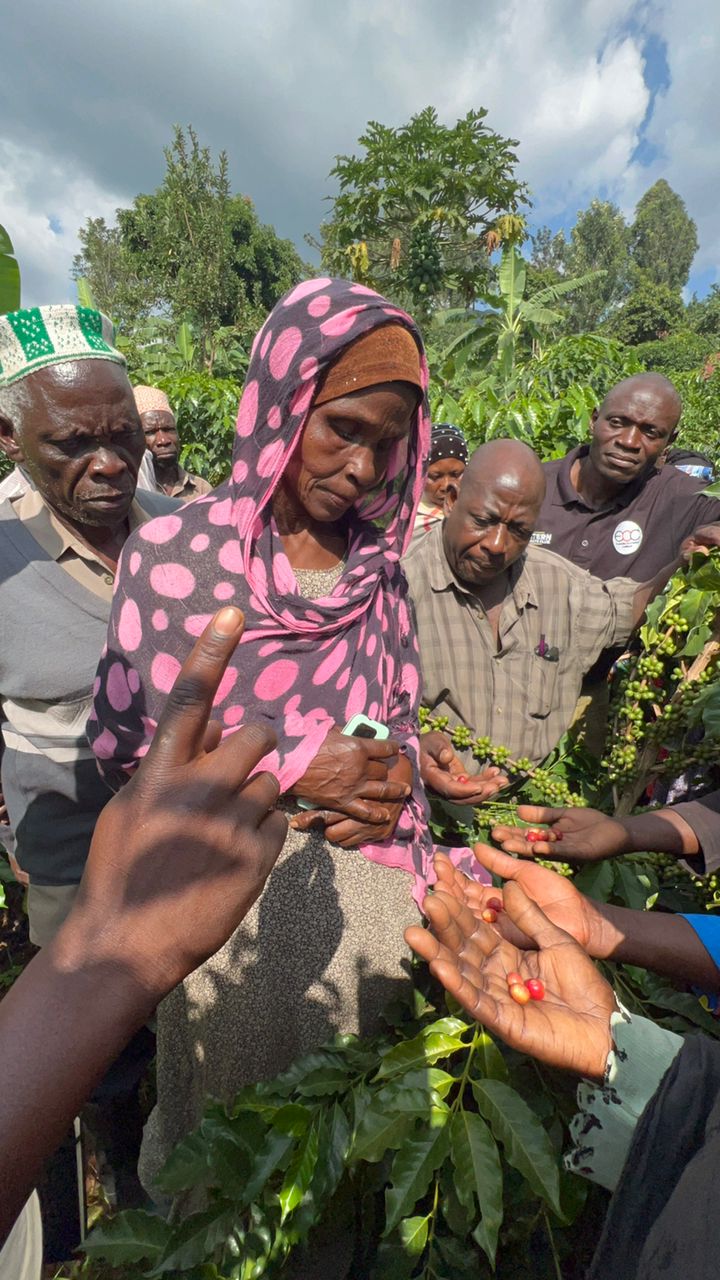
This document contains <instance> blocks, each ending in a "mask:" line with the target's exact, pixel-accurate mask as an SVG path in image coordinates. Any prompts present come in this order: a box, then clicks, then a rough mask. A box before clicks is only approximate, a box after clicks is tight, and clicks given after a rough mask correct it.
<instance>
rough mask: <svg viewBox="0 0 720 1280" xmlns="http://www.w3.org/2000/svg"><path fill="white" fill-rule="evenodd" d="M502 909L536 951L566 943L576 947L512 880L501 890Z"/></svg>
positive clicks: (567, 935) (562, 930)
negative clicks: (529, 940) (533, 945)
mask: <svg viewBox="0 0 720 1280" xmlns="http://www.w3.org/2000/svg"><path fill="white" fill-rule="evenodd" d="M503 907H504V909H505V913H506V914H507V916H508V917H509V919H510V920H511V921H512V923H513V924H514V925H516V926H517V928H518V929H521V930H522V932H523V933H525V934H527V936H528V938H531V939H532V941H533V942H534V943H535V945H536V947H537V949H538V951H542V950H543V949H544V948H545V947H553V946H557V945H558V944H562V943H566V942H571V943H572V944H573V946H577V943H576V942H575V939H574V938H572V937H571V936H570V934H569V933H565V931H564V929H558V927H557V925H554V924H553V923H552V921H550V920H548V918H547V916H546V915H545V912H544V911H542V910H541V909H540V907H539V906H538V904H537V903H536V902H533V900H532V898H528V896H527V894H526V893H525V892H524V890H523V889H521V888H520V885H519V884H517V883H515V882H514V881H512V880H511V881H510V882H509V883H508V884H506V885H505V886H504V888H503Z"/></svg>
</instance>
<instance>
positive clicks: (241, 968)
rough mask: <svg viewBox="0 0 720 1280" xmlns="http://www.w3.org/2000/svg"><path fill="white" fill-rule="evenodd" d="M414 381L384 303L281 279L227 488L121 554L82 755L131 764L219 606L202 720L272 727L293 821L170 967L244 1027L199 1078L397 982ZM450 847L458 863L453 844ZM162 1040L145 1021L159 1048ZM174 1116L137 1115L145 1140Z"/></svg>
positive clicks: (407, 872)
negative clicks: (222, 925) (374, 731)
mask: <svg viewBox="0 0 720 1280" xmlns="http://www.w3.org/2000/svg"><path fill="white" fill-rule="evenodd" d="M426 389H427V363H426V361H425V356H424V354H423V348H422V342H421V338H420V335H419V333H418V330H417V328H416V326H415V325H414V323H413V321H412V320H411V319H410V317H409V316H407V315H406V314H405V313H404V312H401V311H399V310H398V309H397V308H395V307H393V306H391V305H390V304H389V303H388V302H387V301H386V300H385V299H383V298H381V297H380V296H379V295H378V294H376V293H374V292H372V291H371V290H369V289H366V288H364V287H363V286H361V285H357V284H348V283H347V282H345V281H341V280H330V279H320V280H311V281H307V282H305V283H304V284H301V285H299V286H297V288H295V289H293V290H292V291H291V292H290V293H289V294H288V295H287V296H286V297H285V298H283V299H282V300H281V302H279V303H278V305H277V306H276V307H275V309H274V311H273V312H272V314H271V315H270V316H269V317H268V319H267V321H266V323H265V324H264V326H263V328H262V329H261V330H260V332H259V334H258V335H257V338H256V340H255V344H254V347H253V355H252V360H251V364H250V368H249V371H248V378H247V383H246V386H245V390H244V392H243V397H242V400H241V403H240V408H239V412H238V419H237V434H236V439H235V446H234V451H233V467H232V475H231V478H230V480H229V481H227V482H226V483H225V484H224V485H222V486H221V487H220V488H219V489H217V490H215V492H214V493H212V494H211V495H209V496H208V497H205V498H201V499H199V500H198V501H196V502H193V503H191V504H189V505H188V506H186V507H185V508H184V509H183V510H182V511H179V512H178V513H176V514H173V515H170V516H166V517H164V518H162V519H160V520H155V521H153V522H151V523H149V524H146V525H144V526H143V527H142V529H140V530H138V533H137V534H136V535H134V536H133V537H131V538H130V540H129V541H128V543H127V544H126V548H125V551H124V553H123V558H122V561H121V565H120V570H119V573H118V578H117V584H116V592H115V599H114V605H113V612H112V619H111V623H110V630H109V635H108V646H107V652H106V653H105V655H104V657H103V659H102V661H101V664H100V668H99V671H98V689H97V695H96V701H95V715H96V719H95V720H94V721H93V722H92V723H91V725H90V726H89V732H90V737H91V740H92V741H93V745H94V749H95V752H96V754H97V756H98V759H99V761H100V764H101V767H102V768H104V769H106V770H117V769H118V768H121V769H122V768H125V769H127V768H131V767H133V766H134V764H135V762H136V761H137V760H138V759H139V758H140V757H141V756H142V755H143V754H144V753H145V752H146V751H147V748H148V745H149V742H150V740H151V738H152V734H153V731H154V729H155V726H156V723H157V720H158V716H159V713H160V710H161V708H162V705H163V703H164V699H165V696H166V694H167V692H168V690H169V689H170V688H171V687H172V684H173V682H174V679H175V677H176V675H177V673H178V671H179V669H180V665H181V663H182V661H183V659H184V658H185V656H186V654H187V653H188V651H189V649H190V647H191V645H192V644H193V642H194V639H195V637H196V636H198V635H199V634H200V632H201V631H202V630H203V629H204V627H205V625H206V623H207V622H208V620H209V618H210V617H211V616H212V614H213V613H214V611H215V610H216V609H217V607H218V602H223V601H227V602H229V603H232V604H234V605H238V606H239V607H240V608H242V610H243V611H244V614H245V631H244V634H243V637H242V641H241V643H240V645H239V647H238V650H237V653H236V660H235V661H233V662H232V664H231V666H230V667H229V668H228V670H227V672H226V674H225V677H224V679H223V682H222V684H221V686H220V689H219V691H218V694H217V697H216V700H215V710H214V717H215V719H217V720H218V721H219V722H220V724H221V725H222V727H223V733H232V732H233V730H234V729H235V728H236V726H238V725H239V724H241V723H243V722H246V721H252V720H267V721H269V722H270V723H271V724H272V726H273V728H274V729H275V731H276V733H277V737H278V745H277V749H276V750H275V751H274V752H273V753H272V755H271V756H270V757H267V758H266V759H265V761H264V762H263V766H264V767H265V768H267V769H270V770H272V771H273V772H274V773H276V774H277V776H278V777H279V779H280V782H281V788H282V791H283V793H284V794H285V804H286V807H287V809H288V811H289V813H290V814H291V815H292V817H291V830H290V832H289V836H288V841H287V843H286V847H285V849H284V851H283V854H282V855H281V858H280V861H279V863H278V865H277V867H276V869H275V870H274V871H273V873H272V874H271V876H270V879H269V880H268V884H267V886H266V889H265V892H264V894H263V896H262V898H261V900H260V903H259V905H258V906H257V907H256V908H255V909H254V912H253V914H252V915H251V916H249V917H248V919H247V920H246V922H245V924H244V925H243V926H242V928H241V930H239V932H238V935H236V937H235V939H233V940H231V942H230V943H229V944H228V946H227V947H226V948H224V949H223V952H221V953H219V957H215V958H214V960H213V961H210V962H209V965H208V966H203V970H199V971H198V975H200V976H199V977H198V976H197V975H193V978H191V979H190V980H189V983H190V984H191V987H192V989H193V995H192V1003H193V1005H194V1006H196V1007H200V1008H202V1009H205V1008H206V1007H207V1006H208V1001H210V1004H211V1005H212V1007H213V1008H215V1009H216V1010H217V1009H220V1008H221V1007H222V1010H223V1017H222V1020H221V1022H222V1027H223V1033H222V1035H221V1037H220V1038H221V1039H222V1038H223V1035H230V1036H231V1033H230V1031H229V1030H228V1028H232V1026H233V1025H234V1026H237V1025H239V1023H238V1020H240V1021H243V1020H244V1022H245V1032H244V1034H243V1042H242V1051H240V1050H239V1048H238V1046H235V1049H234V1050H231V1049H230V1046H229V1044H227V1043H224V1044H223V1047H222V1048H220V1046H219V1045H218V1043H217V1042H216V1041H214V1040H213V1035H212V1034H211V1033H210V1032H209V1031H208V1027H207V1025H205V1026H204V1029H203V1033H202V1037H201V1038H202V1042H203V1049H202V1056H203V1059H204V1061H205V1063H206V1065H207V1063H208V1061H209V1059H208V1053H209V1052H210V1056H211V1057H212V1051H211V1050H210V1048H209V1046H210V1045H211V1044H214V1047H215V1050H216V1058H215V1065H214V1067H213V1070H212V1072H211V1079H210V1078H208V1076H207V1073H206V1074H205V1076H204V1077H203V1085H204V1089H205V1090H207V1089H208V1088H212V1091H213V1092H215V1093H219V1094H227V1093H229V1092H232V1091H233V1090H234V1089H236V1088H237V1087H238V1086H239V1084H241V1083H242V1082H243V1080H250V1079H256V1078H258V1076H262V1075H265V1074H272V1073H274V1072H275V1071H276V1070H277V1069H278V1068H280V1067H281V1066H282V1065H284V1063H286V1062H288V1061H291V1060H292V1058H293V1057H295V1056H296V1054H297V1053H298V1052H302V1051H305V1050H307V1049H308V1048H310V1047H312V1046H314V1045H317V1044H318V1043H320V1042H321V1041H322V1040H323V1039H324V1038H326V1036H327V1035H329V1034H331V1033H332V1032H333V1030H343V1031H358V1030H364V1029H366V1028H367V1027H368V1026H369V1025H371V1024H372V1020H373V1017H374V1016H376V1014H377V1012H378V1008H379V1006H380V1005H381V1004H382V1002H383V1000H382V998H381V997H386V996H387V995H389V994H391V991H390V990H388V989H387V987H388V982H389V983H390V987H392V980H396V979H398V978H399V976H400V972H401V967H400V966H401V961H402V959H403V956H404V955H406V954H407V952H406V949H405V946H404V943H403V939H402V930H403V926H404V925H405V924H407V923H409V922H410V921H411V920H412V918H413V914H414V911H415V908H414V907H413V904H412V897H413V896H414V898H415V900H416V901H417V902H419V901H421V899H422V896H423V893H424V891H425V888H426V886H427V884H428V882H430V881H432V879H433V878H434V876H433V871H432V862H431V859H432V840H431V836H430V833H429V829H428V823H427V818H428V811H427V804H426V800H425V796H424V792H423V789H422V785H421V783H420V781H419V776H418V769H417V750H418V744H417V711H418V704H419V697H420V687H419V686H420V675H419V658H418V652H417V643H416V639H415V633H414V627H413V622H412V616H411V613H410V609H409V607H408V596H407V586H406V582H405V578H404V575H403V573H402V570H401V568H400V564H399V559H400V556H401V555H402V554H403V552H404V551H405V550H406V548H407V546H408V543H409V540H410V537H411V533H412V528H413V520H414V515H415V510H416V507H417V504H418V502H419V500H420V497H421V495H422V491H423V478H424V458H425V456H426V454H427V451H428V443H429V438H430V422H429V415H428V409H427V399H426ZM357 714H363V715H365V716H367V717H369V718H371V719H372V720H375V721H380V722H381V723H382V724H384V725H387V726H388V728H389V729H390V733H391V739H390V741H389V743H386V742H378V741H372V740H366V739H356V738H348V737H347V736H344V735H343V734H342V732H341V731H342V728H343V726H344V725H345V724H346V722H347V721H349V720H350V719H351V718H352V717H354V716H355V715H357ZM298 800H301V801H302V802H303V804H304V805H305V806H309V810H310V811H309V812H304V813H303V812H299V811H298V807H297V806H298ZM454 852H455V860H456V862H458V864H460V865H463V867H464V868H465V869H467V870H471V864H472V861H473V860H472V857H471V855H470V854H469V851H467V850H458V851H454ZM188 925H189V927H191V925H192V922H188ZM288 928H290V933H291V935H292V937H293V939H294V941H293V944H292V948H291V953H292V960H293V974H292V981H288V974H287V973H286V972H285V961H286V957H285V956H283V957H282V961H283V963H282V965H281V966H280V968H278V957H277V955H276V954H275V952H274V949H273V929H275V939H276V941H275V946H277V945H279V944H278V943H277V938H279V937H280V936H281V935H282V936H284V937H285V938H286V939H287V936H288ZM286 945H287V944H286ZM211 971H212V979H211V976H210V972H211ZM230 974H232V978H230V976H229V975H230ZM362 974H365V975H366V981H365V982H363V980H362V979H361V976H360V975H362ZM380 979H383V981H380ZM193 981H194V986H193ZM219 988H222V989H223V993H224V994H223V999H220V1000H219V999H218V989H219ZM230 988H232V992H231V990H230ZM363 988H366V989H365V995H364V997H363ZM370 988H372V991H373V995H372V999H371V998H370V994H369V993H370ZM188 990H190V988H188V986H187V984H186V992H185V996H184V997H183V999H187V996H188ZM248 1019H249V1021H250V1024H251V1027H252V1036H251V1037H248V1036H247V1034H246V1032H247V1022H248ZM278 1020H279V1021H280V1022H281V1023H282V1028H281V1032H282V1033H281V1035H280V1043H278ZM181 1024H182V1026H184V1027H185V1029H187V1019H186V1017H185V1013H184V1007H183V1015H182V1017H180V1018H176V1019H175V1021H174V1026H175V1031H174V1032H173V1035H174V1036H175V1042H174V1048H173V1050H172V1051H171V1052H170V1055H169V1056H171V1057H172V1056H173V1054H174V1055H175V1057H176V1058H181V1057H183V1056H184V1055H186V1054H187V1053H188V1052H189V1050H188V1048H187V1044H186V1043H183V1042H182V1035H180V1039H178V1027H179V1026H180V1025H181ZM263 1029H264V1032H265V1034H263ZM216 1031H217V1027H216ZM195 1034H200V1033H199V1032H198V1031H197V1023H196V1026H195ZM248 1038H250V1039H251V1040H252V1042H253V1048H252V1050H251V1049H250V1048H249V1046H248V1043H247V1040H248ZM172 1039H173V1037H172V1036H171V1037H170V1040H172ZM162 1046H163V1036H162V1034H161V1053H160V1058H161V1060H162V1058H163V1052H162ZM166 1047H167V1045H166ZM191 1056H195V1057H197V1054H196V1053H195V1051H194V1050H193V1051H192V1052H191ZM221 1059H222V1064H221V1065H219V1064H220V1060H221ZM160 1075H161V1080H162V1067H161V1071H160ZM169 1087H170V1086H169ZM172 1089H173V1090H174V1091H175V1092H176V1093H177V1089H178V1084H177V1081H174V1082H173V1084H172ZM161 1103H162V1099H161ZM176 1118H177V1117H176ZM190 1118H191V1117H190V1116H188V1115H187V1113H186V1114H185V1116H184V1117H181V1118H180V1120H179V1122H178V1123H169V1122H168V1120H167V1117H165V1119H164V1120H162V1121H161V1122H159V1123H161V1127H162V1128H163V1131H164V1137H165V1139H166V1141H165V1146H167V1137H168V1134H169V1133H171V1134H172V1136H174V1137H179V1136H180V1135H181V1132H182V1131H183V1130H184V1128H186V1127H187V1121H188V1120H189V1119H190Z"/></svg>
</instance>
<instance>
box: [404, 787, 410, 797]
mask: <svg viewBox="0 0 720 1280" xmlns="http://www.w3.org/2000/svg"><path fill="white" fill-rule="evenodd" d="M404 794H405V795H406V796H409V795H411V794H412V787H411V786H409V785H407V786H406V787H405V792H404Z"/></svg>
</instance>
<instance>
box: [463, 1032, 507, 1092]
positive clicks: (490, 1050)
mask: <svg viewBox="0 0 720 1280" xmlns="http://www.w3.org/2000/svg"><path fill="white" fill-rule="evenodd" d="M476 1066H477V1067H479V1068H480V1070H479V1073H478V1072H477V1071H475V1070H474V1068H475V1067H476ZM478 1074H479V1075H480V1076H481V1077H483V1078H485V1079H489V1080H507V1079H508V1069H507V1067H506V1065H505V1059H504V1058H503V1056H502V1054H501V1052H500V1050H499V1049H498V1047H497V1045H496V1044H495V1041H494V1040H493V1038H492V1036H489V1035H488V1033H487V1031H482V1032H480V1033H479V1035H478V1036H477V1039H476V1041H475V1053H474V1054H473V1060H472V1068H471V1078H472V1079H476V1078H477V1076H478Z"/></svg>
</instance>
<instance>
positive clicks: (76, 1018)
mask: <svg viewBox="0 0 720 1280" xmlns="http://www.w3.org/2000/svg"><path fill="white" fill-rule="evenodd" d="M242 628H243V615H242V613H241V612H240V611H239V610H238V609H233V608H225V609H221V610H220V612H219V613H218V614H217V615H216V616H215V618H214V619H213V621H212V622H211V623H210V624H209V626H208V627H206V629H205V631H204V632H203V634H202V636H201V637H200V639H199V640H198V641H197V643H196V645H195V647H194V648H193V650H192V653H191V654H190V656H189V657H188V658H187V660H186V662H185V663H184V665H183V668H182V671H181V672H180V675H179V676H178V679H177V681H176V683H175V687H174V688H173V690H172V692H171V693H170V695H169V697H168V700H167V703H166V705H165V710H164V712H163V714H162V716H161V718H160V723H159V724H158V727H157V730H156V733H155V737H154V739H153V742H152V745H151V747H150V750H149V751H148V754H147V756H146V757H145V759H144V760H143V762H142V764H141V765H140V768H139V769H138V770H137V772H136V773H135V775H134V777H133V778H132V780H131V781H130V782H129V783H128V784H127V786H126V787H125V788H124V789H123V790H122V791H121V792H119V793H118V794H117V795H116V796H114V797H113V798H112V799H111V800H110V801H109V803H108V805H107V806H106V808H105V809H104V810H103V813H102V815H101V817H100V820H99V822H98V824H97V827H96V829H95V834H94V836H93V841H92V846H91V849H90V856H89V858H88V862H87V866H86V868H85V874H84V876H83V880H82V885H81V888H80V893H79V895H78V899H77V902H76V904H75V906H74V907H73V910H72V911H71V912H70V915H69V916H68V918H67V920H66V921H65V923H64V925H63V926H62V928H61V929H60V931H59V933H58V935H57V937H56V938H55V939H54V940H53V942H52V943H51V944H50V946H48V947H45V948H43V950H42V951H41V952H40V954H39V955H38V956H36V957H35V959H34V960H32V961H31V962H30V964H29V965H28V967H27V969H26V970H25V971H24V973H23V974H21V976H20V978H19V979H18V981H17V982H16V983H15V985H14V986H13V988H12V989H11V990H10V991H9V992H8V994H7V995H6V996H5V999H4V1000H3V1002H2V1005H0V1056H1V1057H2V1062H3V1089H2V1092H1V1093H0V1244H1V1243H2V1240H3V1239H4V1236H5V1235H6V1233H7V1231H8V1230H9V1228H10V1227H11V1226H12V1223H13V1221H14V1219H15V1217H16V1215H17V1213H18V1211H19V1210H20V1208H21V1206H22V1204H23V1203H24V1201H25V1200H26V1199H27V1196H28V1194H29V1192H30V1190H31V1188H32V1186H33V1185H34V1182H35V1180H36V1178H37V1176H38V1174H39V1172H40V1170H41V1168H42V1164H43V1162H44V1160H46V1159H47V1157H48V1156H49V1155H50V1154H51V1153H52V1151H53V1150H54V1149H55V1147H56V1146H57V1145H58V1143H59V1142H60V1141H61V1139H62V1138H63V1137H64V1135H65V1133H66V1132H67V1130H68V1128H69V1126H70V1125H71V1123H72V1119H73V1116H75V1115H76V1114H77V1112H78V1111H79V1109H80V1107H81V1106H82V1104H83V1103H84V1102H85V1101H86V1099H87V1097H88V1095H89V1094H90V1092H91V1090H92V1088H93V1086H94V1085H95V1084H96V1083H97V1081H98V1080H99V1079H100V1078H101V1076H102V1074H103V1072H104V1071H105V1070H106V1069H107V1067H108V1066H109V1064H110V1063H111V1062H112V1061H113V1059H114V1058H115V1057H116V1056H117V1054H118V1053H119V1052H120V1050H121V1049H122V1047H123V1045H124V1044H126V1043H127V1041H128V1040H129V1039H130V1037H131V1036H132V1035H133V1034H134V1032H135V1031H136V1030H137V1029H138V1027H140V1026H141V1025H142V1023H143V1022H144V1021H145V1020H146V1019H147V1017H148V1016H149V1014H150V1013H151V1012H152V1010H153V1009H154V1008H155V1006H156V1004H157V1003H158V1001H159V1000H160V999H161V998H162V997H163V996H164V995H166V994H167V992H168V991H170V990H172V988H173V987H174V986H175V985H176V984H177V983H178V982H180V981H181V980H182V979H183V978H184V977H185V976H186V975H187V974H188V973H190V972H191V970H193V969H194V968H196V967H197V965H199V964H200V963H201V962H202V961H203V960H205V959H207V957H208V956H210V955H212V954H213V953H214V952H215V951H217V950H218V948H219V947H221V946H222V945H223V943H225V942H226V941H227V939H228V937H229V936H230V934H231V933H232V932H233V930H234V929H235V928H236V927H237V926H238V924H239V923H240V921H241V920H242V919H243V917H244V916H245V915H246V913H247V912H248V910H249V909H250V907H251V906H252V904H253V902H254V901H255V899H256V898H257V896H258V894H259V893H260V891H261V889H262V887H263V885H264V883H265V880H266V879H267V876H268V874H269V872H270V871H271V869H272V867H273V865H274V863H275V860H276V858H277V856H278V853H279V852H280V849H281V848H282V845H283V842H284V840H285V835H286V832H287V823H286V820H285V818H284V816H283V815H282V814H281V813H276V812H275V811H274V810H273V805H274V804H275V801H276V799H277V796H278V783H277V780H276V779H275V778H274V777H273V776H272V775H271V774H269V773H262V772H260V773H256V774H254V775H253V776H250V775H251V773H252V770H253V769H255V768H256V767H257V766H258V765H259V763H260V761H261V760H262V758H263V756H265V755H266V754H267V753H268V752H269V751H271V750H272V748H273V747H274V745H275V735H274V734H273V732H272V731H271V730H270V729H269V728H267V727H265V726H260V725H246V726H244V727H243V728H241V729H239V730H237V731H236V732H235V733H233V734H231V735H229V736H228V737H227V738H226V739H225V741H224V742H222V743H220V726H219V725H218V724H210V725H209V723H208V722H209V718H210V713H211V710H212V704H213V698H214V697H215V694H216V692H217V688H218V685H219V684H220V680H221V678H222V675H223V672H224V671H225V668H226V666H227V664H228V661H229V659H230V657H231V655H232V654H233V653H234V651H235V648H236V646H237V644H238V641H239V639H240V636H241V635H242Z"/></svg>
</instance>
